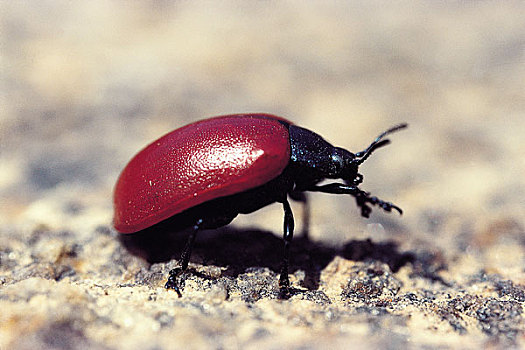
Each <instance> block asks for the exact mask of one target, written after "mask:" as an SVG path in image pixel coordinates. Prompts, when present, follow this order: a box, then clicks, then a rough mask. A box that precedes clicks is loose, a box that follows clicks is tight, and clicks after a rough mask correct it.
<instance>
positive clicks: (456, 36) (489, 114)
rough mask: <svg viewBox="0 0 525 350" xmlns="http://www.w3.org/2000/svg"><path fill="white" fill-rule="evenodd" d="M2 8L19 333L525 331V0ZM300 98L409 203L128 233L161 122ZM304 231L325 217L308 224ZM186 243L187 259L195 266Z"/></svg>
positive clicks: (3, 197)
mask: <svg viewBox="0 0 525 350" xmlns="http://www.w3.org/2000/svg"><path fill="white" fill-rule="evenodd" d="M323 4H324V5H321V2H319V3H317V4H316V3H308V5H306V3H303V2H295V3H266V2H248V3H246V2H245V3H242V4H240V3H229V4H228V3H222V4H221V5H216V4H213V3H206V4H195V3H192V2H173V3H171V2H162V1H161V2H153V1H141V2H133V3H132V4H130V3H126V4H124V3H123V2H118V1H115V2H100V1H89V2H75V1H73V2H71V1H68V2H29V1H28V2H18V1H17V2H7V1H5V2H1V4H0V6H1V7H2V8H1V10H0V24H1V27H0V28H1V29H0V35H1V42H2V44H1V47H2V49H1V52H0V55H1V57H0V59H1V61H0V79H1V86H0V105H2V108H0V169H1V171H0V310H2V312H1V313H0V349H2V350H3V349H37V348H38V349H85V348H91V349H116V348H129V349H170V348H185V349H186V348H187V349H192V348H195V349H197V348H217V349H218V348H221V349H236V348H243V349H253V348H259V349H260V348H265V349H266V348H268V349H281V348H295V349H299V348H300V349H310V348H349V347H355V348H365V349H366V348H392V349H396V348H421V347H427V348H471V349H477V348H480V347H495V348H509V347H515V348H520V347H525V333H524V331H525V322H524V316H523V313H524V304H525V271H524V269H525V232H524V231H525V214H524V212H525V210H524V209H525V200H524V198H525V184H524V180H523V174H525V143H524V142H523V135H525V99H524V94H523V93H524V91H525V83H524V82H525V68H524V67H525V65H524V62H525V22H524V21H523V15H522V14H523V12H524V11H525V7H524V6H523V4H522V3H519V2H498V3H497V2H467V3H461V4H459V3H446V4H441V5H440V4H438V3H432V2H426V3H417V4H414V3H413V2H407V3H406V4H404V3H397V4H396V5H395V6H393V5H392V6H389V5H387V4H386V3H381V5H380V6H379V5H378V6H377V7H373V6H372V5H365V4H364V3H363V4H358V3H353V2H350V3H345V2H339V3H338V4H327V3H323ZM247 111H264V112H268V113H274V114H279V115H282V116H285V117H287V118H289V119H291V120H294V121H295V122H297V123H298V124H301V125H304V126H306V127H309V128H310V129H312V130H316V131H318V132H319V133H320V134H322V135H323V136H325V137H326V138H327V139H328V140H330V141H331V142H333V143H334V144H337V145H340V146H344V147H347V148H348V149H350V150H353V151H358V150H361V149H362V148H363V147H364V146H366V145H367V144H368V143H369V142H370V141H371V140H372V139H373V138H374V137H375V136H376V135H377V134H378V133H379V132H380V131H382V130H384V129H386V128H387V127H389V126H391V125H393V124H396V123H399V122H401V121H407V122H408V123H409V124H410V129H409V130H407V131H403V132H402V133H401V132H400V133H398V134H396V135H393V136H392V138H391V139H392V141H393V143H392V145H390V146H388V147H387V148H385V149H383V150H381V151H378V152H377V153H376V154H374V156H373V157H371V159H370V160H368V161H367V163H366V165H364V166H363V168H362V173H363V174H364V175H365V181H364V183H363V186H362V187H363V188H364V189H366V190H368V191H371V192H372V193H374V194H376V195H378V196H379V197H381V198H384V199H386V200H392V201H393V202H395V203H396V204H398V205H400V206H401V207H402V208H403V209H404V210H405V214H404V215H403V216H402V217H399V216H397V215H395V214H386V213H382V212H380V211H378V210H376V211H374V213H373V214H372V217H371V218H370V219H369V220H366V219H363V218H361V217H360V216H359V213H358V210H357V209H356V207H355V204H354V200H353V199H352V198H342V197H337V196H328V195H311V196H310V199H311V201H310V206H309V213H308V211H304V210H302V209H303V208H301V206H300V205H297V204H296V203H293V208H294V212H295V216H296V221H297V234H296V239H295V240H294V245H293V248H292V256H293V261H292V266H291V276H290V277H291V281H292V283H293V285H294V287H295V288H296V289H297V293H296V294H295V295H294V296H293V297H292V298H290V299H289V300H278V299H277V295H278V288H277V279H278V275H277V271H278V267H279V263H280V253H281V242H280V239H279V235H280V230H281V229H282V228H281V226H282V213H281V208H280V206H278V205H275V206H270V207H268V208H265V209H264V210H261V211H259V212H257V213H254V214H252V215H248V216H240V217H239V218H237V219H236V220H235V221H234V223H233V224H232V225H230V226H228V227H225V228H222V229H220V230H217V231H209V232H203V233H202V234H200V235H199V237H198V240H197V246H196V248H195V252H194V255H193V257H192V260H191V264H190V269H191V274H189V275H188V278H187V280H186V282H185V289H184V292H183V296H182V298H178V297H177V296H176V294H175V293H173V292H170V291H166V290H164V289H163V284H164V283H165V278H166V274H167V272H168V271H169V270H170V269H171V268H173V267H174V266H176V264H177V261H176V258H177V257H178V254H179V252H180V249H181V246H182V245H183V244H184V241H185V237H186V236H185V235H184V234H181V233H179V234H174V235H165V236H159V237H152V238H151V239H150V238H148V239H147V240H146V242H144V241H140V240H133V241H132V240H131V239H129V238H123V237H118V235H117V234H116V233H115V232H114V231H113V230H112V228H111V225H110V222H111V216H112V209H111V192H112V186H113V184H114V182H115V179H116V177H117V176H118V173H119V171H120V170H121V169H122V167H123V166H124V165H125V163H126V162H127V161H128V160H129V158H130V157H131V156H132V155H133V154H134V153H136V152H137V151H138V150H139V149H140V148H141V147H143V146H144V145H145V144H147V143H148V142H149V141H151V140H153V139H154V138H156V137H158V136H160V135H162V134H164V133H166V132H168V131H170V130H172V129H174V128H176V127H179V126H181V125H183V124H185V123H188V122H191V121H194V120H197V119H200V118H202V117H206V116H211V115H219V114H226V113H232V112H247ZM305 233H308V234H307V235H306V234H305ZM173 258H175V259H173Z"/></svg>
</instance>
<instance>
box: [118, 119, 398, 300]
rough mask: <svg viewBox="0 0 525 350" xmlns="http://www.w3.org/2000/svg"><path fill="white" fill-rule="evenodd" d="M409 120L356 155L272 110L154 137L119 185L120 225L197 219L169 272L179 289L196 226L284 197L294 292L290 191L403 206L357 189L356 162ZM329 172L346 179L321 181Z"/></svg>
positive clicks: (170, 226)
mask: <svg viewBox="0 0 525 350" xmlns="http://www.w3.org/2000/svg"><path fill="white" fill-rule="evenodd" d="M406 126H407V124H400V125H398V126H395V127H393V128H391V129H389V130H387V131H385V132H384V133H382V134H381V135H379V137H377V138H376V139H375V140H374V142H372V143H371V144H370V146H368V147H367V148H366V149H365V150H364V151H361V152H358V153H355V154H354V153H351V152H349V151H347V150H345V149H343V148H339V147H334V146H332V145H331V144H330V143H328V142H327V141H325V140H324V139H323V138H322V137H321V136H319V135H318V134H316V133H314V132H312V131H309V130H307V129H304V128H301V127H299V126H296V125H293V124H292V123H291V122H289V121H287V120H286V119H284V118H280V117H277V116H273V115H269V114H238V115H227V116H222V117H215V118H210V119H205V120H202V121H198V122H196V123H193V124H189V125H186V126H184V127H182V128H179V129H177V130H174V131H172V132H170V133H168V134H166V135H164V136H163V137H161V138H160V139H158V140H156V141H154V142H153V143H151V144H150V145H149V146H147V147H146V148H144V149H143V150H142V151H140V152H139V153H138V154H137V155H136V156H135V157H134V158H133V159H132V160H131V161H130V162H129V163H128V165H127V166H126V167H125V168H124V170H123V171H122V173H121V174H120V177H119V179H118V181H117V184H116V186H115V192H114V208H115V216H114V221H113V223H114V226H115V229H116V230H117V231H118V232H120V233H135V232H139V231H145V230H180V229H183V228H186V227H191V226H193V231H192V233H191V234H190V237H189V239H188V242H187V244H186V246H185V248H184V250H183V252H182V255H181V261H180V266H179V267H177V268H176V269H173V270H171V271H170V276H169V278H168V281H167V283H166V288H168V289H170V288H171V289H175V290H176V291H177V292H179V287H178V282H177V278H178V277H179V276H180V275H181V274H182V273H183V272H184V271H185V270H186V268H187V267H188V262H189V259H190V255H191V250H192V247H193V244H194V241H195V237H196V233H197V231H198V230H201V229H213V228H218V227H221V226H224V225H227V224H229V223H230V222H231V221H232V220H233V219H234V218H235V217H236V216H237V215H238V214H239V213H242V214H247V213H251V212H253V211H255V210H258V209H260V208H262V207H264V206H266V205H268V204H271V203H274V202H279V203H282V205H283V209H284V235H283V240H284V257H283V262H282V268H281V274H280V279H279V285H280V287H281V291H283V292H285V293H288V289H289V285H290V283H289V280H288V255H289V253H288V252H289V246H290V243H291V241H292V236H293V230H294V220H293V214H292V210H291V208H290V205H289V203H288V199H287V197H288V195H290V197H292V198H295V199H301V198H302V199H304V194H303V192H305V191H315V192H325V193H333V194H350V195H352V196H354V197H355V199H356V202H357V205H358V206H359V207H360V208H361V215H362V216H364V217H368V216H369V214H370V212H371V208H370V207H369V206H368V204H371V205H378V206H379V207H381V208H382V209H383V210H385V211H391V210H392V209H395V210H397V211H398V212H399V213H402V211H401V209H400V208H399V207H397V206H395V205H394V204H392V203H389V202H385V201H382V200H380V199H378V198H377V197H373V196H370V195H369V193H367V192H364V191H362V190H361V189H359V188H358V185H359V184H360V183H361V182H362V181H363V176H362V175H361V174H359V173H358V167H359V165H360V164H362V163H363V162H364V161H365V160H366V159H367V158H368V156H370V154H371V153H372V152H373V151H374V150H376V149H377V148H379V147H381V146H384V145H386V144H388V143H389V140H383V138H384V137H385V136H386V135H387V134H389V133H391V132H393V131H396V130H399V129H401V128H405V127H406ZM327 178H328V179H342V180H343V182H344V183H338V182H335V183H329V184H325V185H318V183H319V182H320V181H322V180H324V179H327ZM179 294H180V292H179Z"/></svg>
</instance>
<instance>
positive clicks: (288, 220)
mask: <svg viewBox="0 0 525 350" xmlns="http://www.w3.org/2000/svg"><path fill="white" fill-rule="evenodd" d="M282 203H283V209H284V225H283V229H284V232H283V241H284V255H283V262H282V265H281V276H280V278H279V287H280V288H281V296H282V297H286V296H288V295H289V288H290V280H289V279H288V261H289V257H290V244H291V243H292V238H293V229H294V220H293V213H292V208H291V207H290V203H288V200H287V199H286V198H285V199H284V201H283V202H282Z"/></svg>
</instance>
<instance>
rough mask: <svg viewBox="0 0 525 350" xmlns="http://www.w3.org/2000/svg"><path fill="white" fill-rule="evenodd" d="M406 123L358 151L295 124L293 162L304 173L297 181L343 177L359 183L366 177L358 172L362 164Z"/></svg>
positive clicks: (301, 183)
mask: <svg viewBox="0 0 525 350" xmlns="http://www.w3.org/2000/svg"><path fill="white" fill-rule="evenodd" d="M406 127H407V124H406V123H405V124H399V125H396V126H394V127H392V128H390V129H388V130H387V131H385V132H383V133H382V134H381V135H379V136H378V137H377V138H376V139H375V140H374V141H373V142H372V143H371V144H370V145H369V146H368V147H367V148H366V149H364V150H363V151H361V152H357V153H355V154H354V153H352V152H350V151H347V150H346V149H344V148H340V147H334V146H333V145H331V144H330V143H328V142H327V141H325V140H324V139H323V138H322V137H321V136H319V135H318V134H316V133H314V132H312V131H310V130H307V129H304V128H301V127H298V126H294V125H291V126H290V140H291V146H292V154H291V162H292V164H294V165H295V166H296V167H297V168H298V169H299V173H300V174H299V176H298V179H296V183H297V184H298V185H299V187H308V186H309V185H313V184H315V183H317V182H319V181H321V180H323V179H342V180H344V181H345V182H346V183H347V184H348V185H353V186H357V185H359V184H360V183H361V182H362V181H363V175H361V174H359V172H358V169H359V166H360V165H361V164H363V162H364V161H366V160H367V159H368V157H370V155H371V154H372V153H373V152H374V151H375V150H377V149H378V148H380V147H383V146H386V145H388V144H389V143H390V140H388V139H384V138H385V136H387V135H389V134H391V133H393V132H395V131H397V130H400V129H403V128H406Z"/></svg>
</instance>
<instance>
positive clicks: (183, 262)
mask: <svg viewBox="0 0 525 350" xmlns="http://www.w3.org/2000/svg"><path fill="white" fill-rule="evenodd" d="M201 225H202V219H199V220H198V221H197V223H196V224H195V225H194V226H193V230H192V231H191V233H190V236H189V237H188V241H187V242H186V245H185V246H184V249H183V250H182V254H181V256H180V262H179V266H177V267H176V268H174V269H172V270H170V272H169V277H168V281H167V282H166V284H165V285H164V288H166V289H173V290H174V291H176V292H177V294H178V295H179V297H181V296H182V294H181V292H180V291H181V288H183V284H184V282H183V281H182V280H181V278H180V277H181V275H182V274H183V273H184V272H185V271H186V269H187V268H188V264H189V262H190V257H191V251H192V250H193V245H194V244H195V238H196V237H197V231H199V229H200V227H201Z"/></svg>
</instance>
